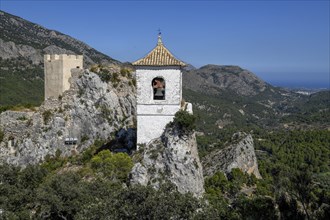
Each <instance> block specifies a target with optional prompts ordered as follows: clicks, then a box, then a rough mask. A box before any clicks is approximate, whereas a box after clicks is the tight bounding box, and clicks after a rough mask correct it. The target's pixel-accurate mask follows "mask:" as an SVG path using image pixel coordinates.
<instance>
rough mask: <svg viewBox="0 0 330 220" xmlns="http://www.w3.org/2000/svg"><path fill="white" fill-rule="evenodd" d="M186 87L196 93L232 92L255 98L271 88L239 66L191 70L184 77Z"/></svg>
mask: <svg viewBox="0 0 330 220" xmlns="http://www.w3.org/2000/svg"><path fill="white" fill-rule="evenodd" d="M183 82H184V83H185V84H184V86H185V87H186V88H188V89H191V90H194V91H207V92H208V93H212V94H217V93H219V92H224V91H231V92H234V93H236V94H238V95H242V96H253V95H256V94H259V93H260V92H263V91H265V90H266V89H267V88H271V86H270V85H269V84H267V83H266V82H264V81H263V80H261V79H259V78H258V77H257V76H256V75H254V74H253V73H252V72H250V71H248V70H244V69H242V68H240V67H239V66H218V65H211V64H209V65H206V66H203V67H201V68H199V69H191V70H188V71H187V72H186V74H184V75H183Z"/></svg>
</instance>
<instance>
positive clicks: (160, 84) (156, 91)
mask: <svg viewBox="0 0 330 220" xmlns="http://www.w3.org/2000/svg"><path fill="white" fill-rule="evenodd" d="M151 86H152V89H153V99H154V100H165V80H164V79H163V78H162V77H156V78H154V79H153V80H152V81H151Z"/></svg>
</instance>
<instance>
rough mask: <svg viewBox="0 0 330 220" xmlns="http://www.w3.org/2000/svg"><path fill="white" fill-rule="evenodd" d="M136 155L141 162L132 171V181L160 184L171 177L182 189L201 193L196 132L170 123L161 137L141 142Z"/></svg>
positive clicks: (202, 181) (179, 188)
mask: <svg viewBox="0 0 330 220" xmlns="http://www.w3.org/2000/svg"><path fill="white" fill-rule="evenodd" d="M134 158H135V159H137V160H138V162H137V163H136V164H135V165H134V167H133V170H132V172H131V183H132V184H142V185H152V186H153V187H155V188H159V187H160V185H161V184H163V183H165V182H167V181H169V182H171V183H173V184H174V185H175V186H176V187H177V189H178V191H179V192H181V193H188V192H190V193H192V194H193V195H195V196H197V197H200V196H202V194H203V192H204V178H203V170H202V165H201V163H200V161H199V156H198V151H197V143H196V138H195V133H193V132H191V133H184V134H183V133H182V131H180V129H178V128H176V127H168V128H166V130H165V131H164V133H163V135H162V136H161V137H160V138H157V139H154V140H153V141H151V142H150V143H149V144H147V145H145V146H141V147H140V149H139V151H138V152H137V153H136V155H135V156H134Z"/></svg>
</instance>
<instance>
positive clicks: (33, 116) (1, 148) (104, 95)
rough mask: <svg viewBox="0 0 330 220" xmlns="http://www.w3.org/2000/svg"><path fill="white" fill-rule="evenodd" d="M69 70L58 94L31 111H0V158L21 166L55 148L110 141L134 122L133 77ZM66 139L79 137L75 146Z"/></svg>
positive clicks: (65, 151) (71, 149)
mask: <svg viewBox="0 0 330 220" xmlns="http://www.w3.org/2000/svg"><path fill="white" fill-rule="evenodd" d="M72 74H73V77H72V78H71V82H70V84H71V87H70V89H69V90H67V91H65V92H64V94H63V96H62V97H59V98H58V99H47V100H46V101H45V102H44V103H43V104H42V105H41V106H40V107H39V108H36V109H35V110H21V111H5V112H3V113H1V115H0V129H1V131H3V133H4V137H3V140H2V142H1V143H0V161H2V162H4V161H6V162H8V163H10V164H15V165H20V166H25V165H26V164H31V163H32V164H33V163H38V162H39V161H40V160H43V159H44V158H45V156H46V155H54V154H55V153H56V151H58V150H60V152H61V153H62V155H71V154H75V153H79V152H81V151H82V150H84V149H85V148H86V147H88V146H90V145H91V144H92V143H94V141H95V140H109V139H110V138H111V136H114V134H115V132H116V131H118V130H119V129H121V128H128V127H133V124H134V120H135V112H136V109H135V95H134V94H135V87H134V85H133V83H132V78H130V77H123V76H116V77H117V78H114V76H112V78H111V79H112V80H110V81H109V82H108V83H107V82H104V81H102V80H101V78H100V77H99V75H97V74H95V73H92V72H89V71H83V70H75V71H74V72H73V73H72ZM115 79H116V80H117V81H115ZM66 138H77V139H78V143H77V145H75V146H74V145H66V144H65V139H66Z"/></svg>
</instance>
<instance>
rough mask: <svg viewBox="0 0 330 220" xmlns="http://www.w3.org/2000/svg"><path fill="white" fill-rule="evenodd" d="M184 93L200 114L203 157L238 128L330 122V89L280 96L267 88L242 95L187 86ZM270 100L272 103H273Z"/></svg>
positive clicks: (265, 128)
mask: <svg viewBox="0 0 330 220" xmlns="http://www.w3.org/2000/svg"><path fill="white" fill-rule="evenodd" d="M183 96H184V98H185V99H186V100H189V102H192V104H193V106H194V114H195V115H197V116H198V120H197V123H196V130H197V131H199V132H200V134H199V135H198V136H197V141H198V148H199V152H200V155H201V156H202V157H203V156H204V155H207V154H208V153H210V152H211V151H212V150H213V149H214V148H222V147H223V146H225V144H226V143H227V142H228V141H230V139H231V137H232V135H233V134H234V133H235V132H237V131H245V132H247V133H254V134H256V135H259V134H267V133H268V132H271V131H274V130H275V131H277V130H283V129H284V128H285V126H287V127H288V128H287V129H289V130H297V129H298V130H302V129H305V130H306V129H307V130H310V129H313V128H318V129H324V128H326V127H327V125H328V124H329V123H330V108H329V106H330V91H324V92H318V93H315V94H312V95H311V96H300V95H293V96H292V97H281V95H279V94H278V93H274V94H270V92H269V91H267V90H266V91H265V92H264V93H261V94H259V95H256V96H250V97H242V96H238V95H235V94H234V93H231V92H228V91H227V92H226V91H221V93H219V94H218V95H214V94H205V93H201V92H195V91H192V90H188V89H184V90H183ZM268 100H269V101H268ZM268 102H272V103H273V104H272V106H271V107H270V105H269V104H267V103H268Z"/></svg>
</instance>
